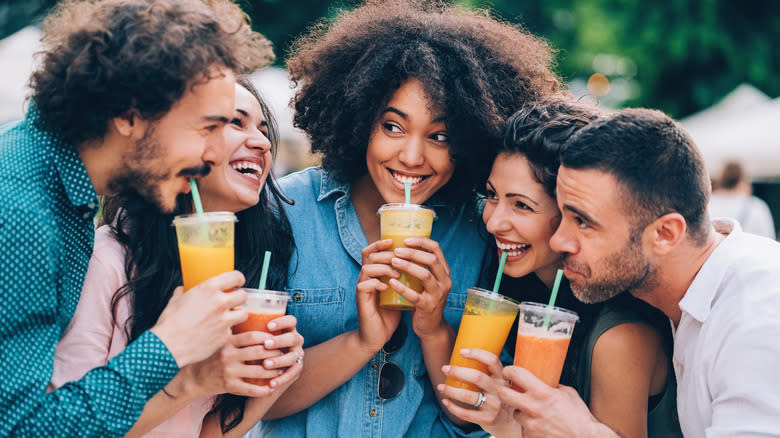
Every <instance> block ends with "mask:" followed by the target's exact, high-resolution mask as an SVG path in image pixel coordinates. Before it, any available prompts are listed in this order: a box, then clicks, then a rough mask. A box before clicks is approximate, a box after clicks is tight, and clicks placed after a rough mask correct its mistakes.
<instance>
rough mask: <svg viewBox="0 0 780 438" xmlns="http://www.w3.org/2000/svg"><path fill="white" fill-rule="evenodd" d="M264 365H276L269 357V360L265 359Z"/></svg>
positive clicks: (267, 366)
mask: <svg viewBox="0 0 780 438" xmlns="http://www.w3.org/2000/svg"><path fill="white" fill-rule="evenodd" d="M264 366H265V367H266V368H273V366H274V361H272V360H271V359H268V360H266V361H265V365H264Z"/></svg>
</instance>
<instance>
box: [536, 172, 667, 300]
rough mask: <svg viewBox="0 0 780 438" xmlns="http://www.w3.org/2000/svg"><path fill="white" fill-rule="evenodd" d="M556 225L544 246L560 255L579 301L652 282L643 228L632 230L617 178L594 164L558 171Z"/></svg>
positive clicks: (644, 286)
mask: <svg viewBox="0 0 780 438" xmlns="http://www.w3.org/2000/svg"><path fill="white" fill-rule="evenodd" d="M557 182H558V185H557V196H558V207H559V208H560V209H561V212H562V219H561V224H560V226H559V227H558V230H557V231H556V232H555V234H554V235H553V237H552V238H551V239H550V246H551V247H552V248H553V249H555V250H556V251H559V252H561V253H563V254H564V259H563V266H564V274H565V275H566V278H568V279H569V281H570V283H571V288H572V291H573V292H574V295H575V296H576V297H577V298H578V299H579V300H580V301H583V302H586V303H595V302H600V301H605V300H607V299H609V298H612V297H613V296H615V295H617V294H619V293H621V292H623V291H631V292H637V295H639V293H640V292H641V290H643V289H647V288H649V287H651V286H652V285H653V284H655V275H656V272H657V268H656V266H655V265H654V264H653V263H652V262H651V261H650V259H649V258H648V257H647V256H646V255H645V251H644V248H643V243H642V242H643V229H637V230H634V229H633V226H632V225H631V221H630V220H629V217H628V215H627V206H626V205H624V204H625V202H626V201H624V200H623V198H622V197H621V194H620V189H619V186H618V181H617V180H616V179H615V177H614V176H612V175H611V174H608V173H605V172H602V171H599V170H595V169H584V170H578V169H570V168H566V167H563V166H561V168H560V170H559V171H558V180H557Z"/></svg>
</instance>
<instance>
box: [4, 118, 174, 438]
mask: <svg viewBox="0 0 780 438" xmlns="http://www.w3.org/2000/svg"><path fill="white" fill-rule="evenodd" d="M37 119H38V114H37V112H36V111H35V109H34V106H33V105H31V109H30V110H29V111H28V112H27V116H26V118H25V119H24V120H21V121H18V122H11V123H8V124H6V125H3V126H0V248H2V251H1V252H0V413H1V414H0V436H2V437H6V436H14V437H17V436H18V437H53V436H79V437H92V436H94V437H114V436H116V437H120V436H123V435H124V434H125V433H126V432H127V431H128V430H129V429H130V428H131V427H132V425H133V423H135V421H136V420H137V419H138V417H139V416H140V415H141V412H142V411H143V407H144V404H145V403H146V401H147V400H148V399H149V398H151V397H152V396H153V395H154V394H155V393H157V392H158V391H159V390H160V389H162V388H163V387H164V386H165V385H166V384H167V383H168V382H169V381H170V380H171V379H172V378H173V376H175V375H176V373H177V372H178V367H177V365H176V361H175V360H174V358H173V356H172V355H171V353H170V352H169V351H168V349H167V348H166V347H165V344H163V343H162V341H161V340H160V339H159V338H157V337H156V336H155V335H154V334H153V333H151V332H146V333H144V334H142V335H141V336H140V337H139V338H138V339H137V340H136V341H135V342H133V343H131V344H130V345H129V346H128V347H127V348H126V349H125V351H124V352H122V353H121V354H119V355H118V356H116V357H115V358H113V359H112V360H110V361H109V362H108V364H107V365H106V366H103V367H100V368H96V369H93V370H91V371H90V372H88V373H87V374H86V375H85V376H84V377H83V378H82V379H81V380H79V381H76V382H70V383H67V384H66V385H64V386H62V387H61V388H60V389H58V390H56V391H54V392H51V393H47V392H46V387H47V385H48V383H49V380H50V378H51V374H52V366H53V363H54V350H55V347H56V345H57V342H58V340H59V339H60V336H61V335H62V333H63V332H64V330H65V328H67V326H68V323H69V322H70V319H71V317H72V316H73V312H74V311H75V309H76V304H78V300H79V295H80V294H81V286H82V283H83V281H84V275H85V274H86V272H87V265H88V263H89V258H90V254H91V253H92V243H93V238H94V225H93V218H94V216H95V213H96V212H97V206H98V199H97V194H96V193H95V189H94V187H93V186H92V182H91V181H90V179H89V176H88V175H87V170H86V168H85V167H84V164H83V163H82V161H81V159H80V158H79V155H78V154H77V153H76V151H75V149H74V148H73V147H72V146H71V145H69V144H67V143H65V142H64V141H62V139H60V138H58V137H57V136H55V135H52V134H50V133H49V132H47V131H42V130H39V129H37V127H36V126H35V121H36V120H37Z"/></svg>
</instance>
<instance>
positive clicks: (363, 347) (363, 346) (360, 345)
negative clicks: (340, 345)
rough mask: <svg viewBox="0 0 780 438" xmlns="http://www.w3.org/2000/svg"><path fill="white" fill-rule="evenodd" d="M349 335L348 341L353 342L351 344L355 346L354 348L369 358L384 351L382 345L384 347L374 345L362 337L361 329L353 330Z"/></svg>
mask: <svg viewBox="0 0 780 438" xmlns="http://www.w3.org/2000/svg"><path fill="white" fill-rule="evenodd" d="M348 335H349V338H348V339H349V340H350V341H351V342H350V343H351V344H353V345H354V347H353V348H354V349H356V350H357V351H358V352H360V353H362V355H365V356H366V357H368V358H371V357H374V355H375V354H376V353H377V352H378V351H379V350H381V349H382V345H384V344H382V345H374V344H373V343H371V342H368V341H367V340H365V339H364V338H363V336H361V335H360V330H359V329H355V330H352V331H351V332H349V333H348Z"/></svg>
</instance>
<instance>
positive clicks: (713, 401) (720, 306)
mask: <svg viewBox="0 0 780 438" xmlns="http://www.w3.org/2000/svg"><path fill="white" fill-rule="evenodd" d="M714 225H715V228H716V229H717V230H718V231H719V232H721V233H724V234H725V233H728V236H727V237H726V238H725V239H724V240H723V241H722V242H721V243H720V245H718V246H717V247H716V248H715V250H714V251H713V253H712V254H711V255H710V257H709V258H708V259H707V261H706V262H705V263H704V265H703V266H702V267H701V270H699V272H698V274H697V275H696V277H695V278H694V280H693V282H692V283H691V286H690V287H689V288H688V290H687V292H686V293H685V296H684V297H683V299H682V300H681V301H680V309H681V310H682V317H681V319H680V324H679V326H678V327H677V331H676V333H675V339H674V357H673V364H674V369H675V370H674V371H675V375H676V376H677V409H678V411H679V413H680V425H681V427H682V431H683V434H684V435H685V436H686V437H687V438H690V437H710V438H711V437H769V436H780V243H777V242H775V241H772V240H769V239H766V238H762V237H758V236H754V235H751V234H748V233H744V232H742V230H741V229H740V227H739V225H738V224H737V223H736V221H733V220H717V221H714Z"/></svg>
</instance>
